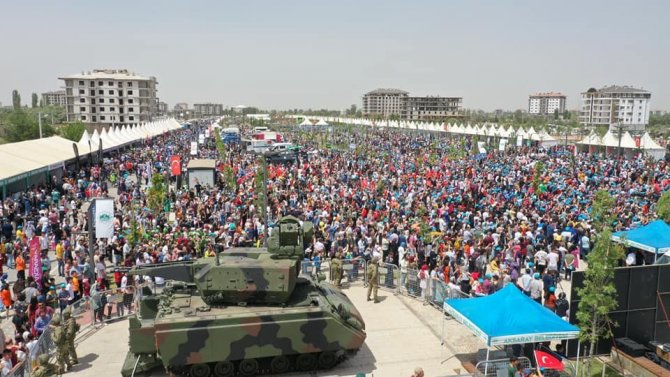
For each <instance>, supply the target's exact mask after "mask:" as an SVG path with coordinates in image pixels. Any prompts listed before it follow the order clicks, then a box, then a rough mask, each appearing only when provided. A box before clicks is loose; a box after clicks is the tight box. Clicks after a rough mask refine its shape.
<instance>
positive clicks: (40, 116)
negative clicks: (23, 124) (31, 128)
mask: <svg viewBox="0 0 670 377" xmlns="http://www.w3.org/2000/svg"><path fill="white" fill-rule="evenodd" d="M48 116H49V114H44V117H45V118H46V117H48ZM37 123H38V125H39V127H40V139H41V138H42V112H41V111H40V112H38V113H37ZM51 125H52V126H53V120H52V121H51Z"/></svg>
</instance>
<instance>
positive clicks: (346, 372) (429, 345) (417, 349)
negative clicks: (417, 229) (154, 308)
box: [68, 283, 478, 377]
mask: <svg viewBox="0 0 670 377" xmlns="http://www.w3.org/2000/svg"><path fill="white" fill-rule="evenodd" d="M345 292H346V294H347V296H349V298H350V299H351V300H352V301H353V302H354V304H355V305H356V307H357V308H358V310H359V311H360V312H361V315H362V316H363V318H364V319H365V323H366V332H367V334H368V338H367V340H366V341H365V345H364V346H363V348H362V349H361V350H360V351H359V352H358V354H357V355H356V356H354V357H353V358H351V359H349V360H347V361H345V362H343V363H342V364H340V365H339V366H338V367H337V368H336V369H334V370H331V371H323V372H319V373H317V374H316V375H317V376H354V375H356V374H357V373H365V374H366V376H373V375H374V376H385V377H386V376H389V377H393V376H409V375H411V374H412V371H413V370H414V368H416V367H417V366H421V367H422V368H423V369H424V371H425V372H426V375H427V376H450V375H455V374H456V371H457V370H461V371H462V368H461V365H460V361H459V360H458V359H457V358H456V357H454V354H453V353H452V352H451V351H449V347H451V348H452V349H457V350H459V351H463V352H475V351H476V349H477V348H478V346H477V343H476V342H477V339H476V338H474V336H472V335H471V332H470V331H469V330H467V329H466V328H465V327H463V326H462V325H460V324H457V323H456V322H455V321H451V325H450V330H449V331H450V338H451V339H454V340H456V341H458V342H459V343H461V345H460V346H456V345H454V344H452V345H449V346H448V347H441V346H440V336H439V335H440V334H439V332H437V333H436V331H435V324H434V323H432V324H431V323H427V322H426V320H429V321H433V322H439V319H440V318H441V316H440V315H436V311H435V309H434V308H432V307H430V306H424V305H422V304H421V303H418V302H416V301H413V300H408V299H406V298H404V297H401V296H395V295H393V294H391V293H389V292H384V291H380V300H381V302H380V303H378V304H374V303H372V302H367V301H366V300H365V294H366V290H365V288H364V287H363V285H362V283H355V284H353V285H352V286H351V287H350V288H349V289H347V290H346V291H345ZM122 334H123V335H122ZM463 340H465V341H463ZM77 349H78V350H79V354H80V360H82V363H81V364H80V365H77V366H75V367H74V368H73V370H72V372H71V373H68V374H69V375H72V376H96V377H107V376H110V377H111V376H114V377H118V376H119V373H120V370H121V367H122V364H123V361H124V359H125V355H126V352H127V351H128V322H127V321H125V320H124V321H120V322H116V323H111V324H109V325H106V326H104V327H102V328H101V329H99V330H97V332H96V333H95V334H93V335H91V336H89V337H88V338H87V339H84V340H83V341H81V343H80V344H79V345H78V347H77ZM164 375H165V373H164V372H163V371H157V372H154V373H153V374H152V376H164ZM314 375H315V374H311V373H310V374H305V373H301V374H288V375H286V376H290V377H306V376H314Z"/></svg>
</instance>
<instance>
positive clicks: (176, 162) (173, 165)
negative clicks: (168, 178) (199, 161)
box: [170, 156, 181, 177]
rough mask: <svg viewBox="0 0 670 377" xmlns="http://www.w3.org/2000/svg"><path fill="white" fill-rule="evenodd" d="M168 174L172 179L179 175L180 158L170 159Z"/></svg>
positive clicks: (173, 157)
mask: <svg viewBox="0 0 670 377" xmlns="http://www.w3.org/2000/svg"><path fill="white" fill-rule="evenodd" d="M170 172H171V173H172V176H173V177H174V176H177V175H181V156H172V157H170Z"/></svg>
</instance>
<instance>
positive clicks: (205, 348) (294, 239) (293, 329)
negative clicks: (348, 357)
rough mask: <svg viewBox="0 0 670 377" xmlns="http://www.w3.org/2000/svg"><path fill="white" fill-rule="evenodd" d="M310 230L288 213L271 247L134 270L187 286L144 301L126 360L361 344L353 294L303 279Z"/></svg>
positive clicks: (192, 360)
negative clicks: (303, 259) (301, 261)
mask: <svg viewBox="0 0 670 377" xmlns="http://www.w3.org/2000/svg"><path fill="white" fill-rule="evenodd" d="M311 231H312V229H311V224H310V223H305V224H301V223H300V222H299V220H298V219H296V218H294V217H290V216H287V217H284V218H283V219H281V220H280V221H279V222H278V224H277V227H276V228H275V229H274V231H273V233H272V235H271V237H270V239H269V240H268V246H269V247H268V250H262V249H251V248H237V249H231V250H227V251H225V252H223V253H221V254H220V255H219V256H217V257H215V258H205V259H203V260H198V261H193V262H175V263H167V264H157V265H144V266H140V267H139V268H134V269H133V270H131V273H133V274H141V275H149V276H161V277H163V278H166V279H171V280H178V281H182V282H184V284H174V285H173V286H172V287H171V288H168V289H166V290H164V292H163V293H161V294H160V295H155V296H147V297H145V298H143V300H142V302H140V310H139V313H140V315H139V316H138V315H135V316H133V317H131V318H130V321H129V330H130V353H129V357H128V358H127V364H128V365H132V363H131V362H132V360H134V359H133V358H134V357H136V356H138V355H151V354H157V355H158V356H159V358H160V361H161V362H162V363H163V365H164V366H165V367H166V368H170V367H179V366H188V365H195V364H202V363H216V362H220V361H236V360H245V359H263V358H270V357H274V356H280V355H281V356H291V355H301V354H306V353H311V354H314V353H319V352H326V351H328V352H332V353H333V354H337V355H342V354H344V353H346V352H347V351H356V350H358V349H359V348H361V347H362V345H363V342H364V341H365V337H366V334H365V323H364V321H363V319H362V317H361V315H360V313H359V312H358V310H356V308H355V307H354V306H353V304H352V303H351V301H350V300H349V299H348V298H347V297H346V295H344V293H342V292H341V291H340V290H339V288H336V287H334V286H333V285H331V284H328V283H320V282H317V281H314V280H311V279H306V278H304V277H298V276H299V268H300V260H301V259H302V255H303V251H304V244H305V243H306V242H311ZM126 369H128V368H127V367H126V365H124V370H123V371H122V373H123V374H124V375H127V374H128V372H129V371H128V370H126Z"/></svg>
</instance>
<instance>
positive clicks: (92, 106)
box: [59, 69, 158, 126]
mask: <svg viewBox="0 0 670 377" xmlns="http://www.w3.org/2000/svg"><path fill="white" fill-rule="evenodd" d="M59 79H60V80H63V81H64V82H65V92H66V93H65V95H66V102H67V105H66V112H67V115H68V119H69V120H70V121H81V122H83V123H87V124H89V125H92V126H111V125H123V124H127V125H138V124H140V123H143V122H149V121H151V120H152V119H153V117H154V116H155V115H157V113H158V98H157V96H156V92H157V90H156V86H157V84H158V82H157V81H156V78H155V77H145V76H139V75H136V74H134V73H131V72H129V71H128V70H125V69H96V70H93V71H92V72H82V73H81V74H76V75H70V76H64V77H60V78H59Z"/></svg>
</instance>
